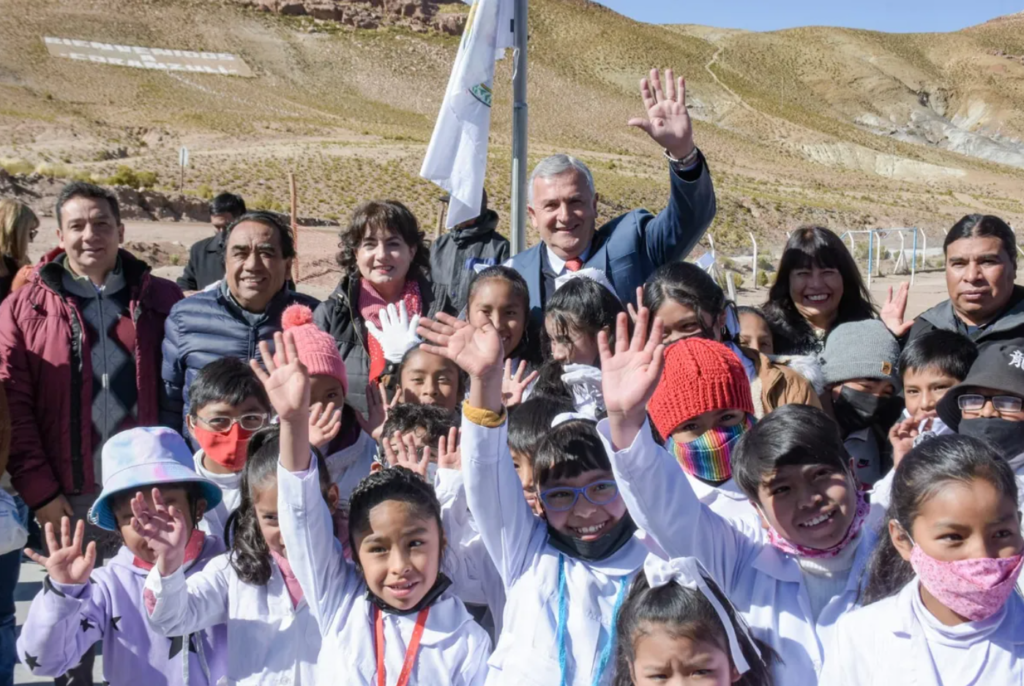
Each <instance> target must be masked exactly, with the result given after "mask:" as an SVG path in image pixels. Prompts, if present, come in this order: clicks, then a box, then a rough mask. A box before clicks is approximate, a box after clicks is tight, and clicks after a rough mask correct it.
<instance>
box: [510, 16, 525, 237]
mask: <svg viewBox="0 0 1024 686" xmlns="http://www.w3.org/2000/svg"><path fill="white" fill-rule="evenodd" d="M515 3H516V4H515V19H513V24H512V29H513V33H514V36H515V46H516V47H515V52H514V53H513V55H512V65H513V66H512V69H513V72H512V101H513V102H512V226H511V230H510V232H509V233H510V238H511V241H510V242H511V246H510V247H511V249H512V254H513V255H515V254H517V253H519V252H521V251H523V250H525V249H526V166H527V164H528V162H527V159H526V154H527V131H528V126H527V123H528V118H529V117H528V115H529V112H528V110H527V106H526V42H527V38H528V35H529V33H528V31H527V0H515Z"/></svg>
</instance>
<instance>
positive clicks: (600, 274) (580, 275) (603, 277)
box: [555, 267, 619, 298]
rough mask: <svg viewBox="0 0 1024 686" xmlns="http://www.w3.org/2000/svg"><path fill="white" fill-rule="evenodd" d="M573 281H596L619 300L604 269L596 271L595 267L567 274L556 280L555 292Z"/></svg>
mask: <svg viewBox="0 0 1024 686" xmlns="http://www.w3.org/2000/svg"><path fill="white" fill-rule="evenodd" d="M573 279H590V280H591V281H596V282H597V283H599V284H601V285H602V286H604V287H605V288H607V289H608V290H609V291H610V292H611V294H612V295H614V296H615V297H616V298H618V297H619V296H618V294H616V293H615V287H614V286H612V282H611V281H609V280H608V275H607V274H605V273H604V270H603V269H594V268H593V267H586V268H585V269H578V270H576V271H574V272H566V273H565V274H562V275H561V276H559V277H558V278H556V279H555V290H556V291H557V290H558V289H559V288H561V287H562V286H564V285H565V284H567V283H569V282H570V281H572V280H573Z"/></svg>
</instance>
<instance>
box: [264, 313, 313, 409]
mask: <svg viewBox="0 0 1024 686" xmlns="http://www.w3.org/2000/svg"><path fill="white" fill-rule="evenodd" d="M274 347H275V348H276V349H277V354H276V355H271V354H270V347H269V346H268V345H267V342H266V341H262V342H261V343H260V355H261V356H262V357H263V364H264V365H265V366H266V371H264V369H263V368H262V367H260V364H259V363H258V362H257V361H256V360H250V361H249V364H250V366H251V367H252V370H253V371H254V372H256V376H258V377H259V379H260V381H261V382H263V388H264V389H266V391H267V397H269V398H270V404H271V405H273V406H274V411H275V412H277V415H278V416H279V417H280V418H281V419H282V420H288V421H292V420H295V421H303V422H305V421H307V419H306V416H307V415H308V413H309V388H310V381H309V372H308V371H307V370H306V367H305V366H304V365H303V364H302V362H300V361H299V351H298V349H297V348H296V347H295V337H294V336H293V335H292V332H291V331H286V332H285V333H284V334H283V335H282V334H281V333H275V334H274Z"/></svg>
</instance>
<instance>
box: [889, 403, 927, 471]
mask: <svg viewBox="0 0 1024 686" xmlns="http://www.w3.org/2000/svg"><path fill="white" fill-rule="evenodd" d="M932 417H934V414H933V415H931V416H930V417H926V418H924V419H921V418H917V417H911V418H910V419H904V420H903V421H901V422H896V423H895V424H893V426H892V428H891V429H889V443H890V444H891V445H892V462H893V465H892V466H893V468H894V469H895V468H896V467H899V466H900V462H902V461H903V458H904V457H906V455H907V453H909V452H910V451H911V449H912V448H913V447H914V441H915V440H916V439H917V437H918V436H919V435H920V433H921V431H923V427H922V426H921V424H922V423H923V422H926V421H929V420H931V418H932Z"/></svg>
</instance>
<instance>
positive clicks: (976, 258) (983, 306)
mask: <svg viewBox="0 0 1024 686" xmlns="http://www.w3.org/2000/svg"><path fill="white" fill-rule="evenodd" d="M942 250H943V252H944V253H945V254H946V289H947V290H948V291H949V300H944V301H943V302H941V303H939V304H938V305H936V306H935V307H933V308H931V309H930V310H928V311H926V312H925V313H923V314H921V315H920V316H919V317H918V318H917V320H916V321H915V322H914V326H913V328H912V329H911V330H910V338H914V337H915V336H919V335H920V334H922V333H924V332H926V331H931V330H933V329H943V330H946V331H956V332H958V333H961V334H963V335H965V336H967V337H968V338H970V339H971V340H973V341H974V342H975V343H977V344H978V345H982V344H984V343H991V342H993V341H1006V340H1010V339H1019V338H1024V287H1021V286H1017V285H1014V279H1016V277H1017V242H1016V239H1015V238H1014V235H1013V230H1012V229H1011V228H1010V227H1009V226H1007V224H1006V222H1004V221H1003V220H1002V219H1000V218H999V217H993V216H991V215H981V214H971V215H968V216H966V217H964V218H963V219H961V220H960V221H959V222H957V223H956V225H955V226H954V227H953V228H952V229H950V231H949V233H948V234H946V240H945V243H944V244H943V246H942Z"/></svg>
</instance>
